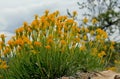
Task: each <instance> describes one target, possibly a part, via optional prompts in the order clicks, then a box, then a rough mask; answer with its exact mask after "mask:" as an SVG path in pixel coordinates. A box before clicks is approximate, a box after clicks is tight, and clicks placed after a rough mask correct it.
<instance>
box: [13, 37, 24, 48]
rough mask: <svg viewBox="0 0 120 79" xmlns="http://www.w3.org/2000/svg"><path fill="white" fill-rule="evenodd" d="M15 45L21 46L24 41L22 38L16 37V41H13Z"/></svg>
mask: <svg viewBox="0 0 120 79" xmlns="http://www.w3.org/2000/svg"><path fill="white" fill-rule="evenodd" d="M15 45H21V46H23V45H24V42H23V40H22V39H20V38H19V39H17V40H16V41H15Z"/></svg>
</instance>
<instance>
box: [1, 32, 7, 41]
mask: <svg viewBox="0 0 120 79" xmlns="http://www.w3.org/2000/svg"><path fill="white" fill-rule="evenodd" d="M5 37H6V36H5V35H4V34H1V35H0V38H1V39H2V41H3V42H5Z"/></svg>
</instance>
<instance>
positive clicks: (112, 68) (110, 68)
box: [107, 67, 117, 71]
mask: <svg viewBox="0 0 120 79" xmlns="http://www.w3.org/2000/svg"><path fill="white" fill-rule="evenodd" d="M107 70H112V71H116V70H117V69H116V67H109V68H107Z"/></svg>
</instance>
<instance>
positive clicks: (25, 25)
mask: <svg viewBox="0 0 120 79" xmlns="http://www.w3.org/2000/svg"><path fill="white" fill-rule="evenodd" d="M23 26H24V29H25V30H27V27H28V23H27V22H24V23H23Z"/></svg>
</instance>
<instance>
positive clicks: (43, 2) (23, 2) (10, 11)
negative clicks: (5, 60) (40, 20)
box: [0, 0, 80, 36]
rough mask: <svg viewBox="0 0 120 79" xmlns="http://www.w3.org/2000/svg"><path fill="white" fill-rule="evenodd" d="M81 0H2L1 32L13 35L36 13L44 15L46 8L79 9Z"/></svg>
mask: <svg viewBox="0 0 120 79" xmlns="http://www.w3.org/2000/svg"><path fill="white" fill-rule="evenodd" d="M78 1H80V0H0V33H5V34H7V36H11V34H13V33H14V30H15V29H16V28H18V27H20V26H21V25H22V24H23V22H24V21H27V22H31V21H32V20H33V18H34V15H35V14H39V15H42V14H43V12H44V11H45V10H50V11H51V12H53V11H56V10H59V11H60V13H61V14H63V15H65V14H66V10H67V9H69V10H70V11H74V10H78V5H77V2H78Z"/></svg>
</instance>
